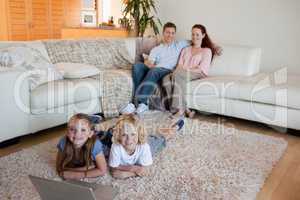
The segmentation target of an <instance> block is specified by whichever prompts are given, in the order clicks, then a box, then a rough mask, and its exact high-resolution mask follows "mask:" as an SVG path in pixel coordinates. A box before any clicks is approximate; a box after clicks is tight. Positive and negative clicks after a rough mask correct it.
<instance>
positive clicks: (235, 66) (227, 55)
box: [208, 44, 261, 76]
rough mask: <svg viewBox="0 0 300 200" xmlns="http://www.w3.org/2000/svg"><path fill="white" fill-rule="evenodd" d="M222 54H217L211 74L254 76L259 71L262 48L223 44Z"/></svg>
mask: <svg viewBox="0 0 300 200" xmlns="http://www.w3.org/2000/svg"><path fill="white" fill-rule="evenodd" d="M221 46H222V55H221V56H216V57H215V58H214V60H213V63H212V66H211V68H210V70H209V73H208V74H209V76H227V75H228V76H252V75H254V74H256V73H258V72H259V65H260V59H261V49H260V48H255V47H250V46H242V45H233V44H223V45H221Z"/></svg>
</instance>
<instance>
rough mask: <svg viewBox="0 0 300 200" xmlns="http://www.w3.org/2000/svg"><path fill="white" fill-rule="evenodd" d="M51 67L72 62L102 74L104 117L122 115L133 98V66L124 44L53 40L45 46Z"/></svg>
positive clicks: (46, 42) (121, 42)
mask: <svg viewBox="0 0 300 200" xmlns="http://www.w3.org/2000/svg"><path fill="white" fill-rule="evenodd" d="M44 44H45V46H46V48H47V51H48V54H49V57H50V59H51V61H52V63H59V62H71V63H85V64H90V65H94V66H96V67H97V68H99V69H100V70H101V73H100V75H99V76H95V77H93V78H96V79H98V78H100V80H101V84H102V92H103V95H102V96H101V99H100V100H101V105H102V111H103V114H104V116H105V117H108V118H111V117H116V116H118V115H119V109H120V108H121V107H122V106H124V105H126V104H128V102H130V101H131V98H132V88H133V87H132V78H131V71H130V70H123V69H131V66H132V64H133V62H134V60H133V58H131V57H130V55H129V53H128V51H127V49H126V44H125V41H124V40H118V39H110V40H109V39H93V40H57V41H56V40H53V41H45V42H44Z"/></svg>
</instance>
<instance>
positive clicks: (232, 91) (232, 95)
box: [187, 73, 300, 109]
mask: <svg viewBox="0 0 300 200" xmlns="http://www.w3.org/2000/svg"><path fill="white" fill-rule="evenodd" d="M278 77H279V76H276V75H275V74H274V73H260V74H257V75H254V76H250V77H247V76H216V77H208V78H205V79H199V80H195V81H191V82H190V83H189V84H188V87H189V90H188V91H187V95H188V96H189V97H191V96H192V97H193V98H197V96H207V97H208V96H211V97H218V98H228V99H238V100H243V101H252V102H258V103H263V104H271V105H277V106H283V107H288V108H293V109H300V93H299V90H300V83H299V81H297V80H298V79H299V77H297V76H292V75H287V76H282V77H279V78H278Z"/></svg>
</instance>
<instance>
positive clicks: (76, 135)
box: [56, 113, 183, 179]
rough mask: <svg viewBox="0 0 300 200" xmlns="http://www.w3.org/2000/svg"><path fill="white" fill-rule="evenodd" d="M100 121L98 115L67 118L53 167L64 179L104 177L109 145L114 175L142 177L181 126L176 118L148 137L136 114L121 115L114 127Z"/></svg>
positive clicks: (116, 176) (80, 115)
mask: <svg viewBox="0 0 300 200" xmlns="http://www.w3.org/2000/svg"><path fill="white" fill-rule="evenodd" d="M100 121H101V120H99V118H98V117H97V116H89V115H86V114H81V113H79V114H76V115H74V116H73V117H71V119H70V120H69V122H68V132H67V134H66V136H64V137H62V138H61V139H60V141H59V143H58V145H57V148H58V153H57V160H56V170H57V173H58V174H59V176H61V177H62V178H63V179H82V178H86V177H98V176H103V175H104V174H105V173H106V171H107V165H106V160H105V157H106V156H105V155H107V157H108V154H109V151H107V150H109V149H110V147H111V150H110V158H109V166H110V167H111V168H112V175H113V176H114V177H115V178H128V177H132V176H145V175H147V174H148V170H147V169H148V167H149V166H150V165H151V164H152V162H153V161H152V155H155V154H156V153H158V152H159V151H161V150H162V148H163V147H165V145H166V140H167V139H170V138H171V137H172V136H173V135H174V133H175V132H176V131H177V129H180V128H182V126H183V120H178V121H177V122H176V123H174V124H171V126H170V128H163V129H161V130H160V134H159V135H156V136H147V135H146V133H145V130H144V127H143V123H141V122H140V120H139V119H138V117H137V116H135V115H124V116H121V117H120V118H119V119H118V121H117V122H116V125H115V126H114V128H113V129H112V128H104V127H103V126H99V125H101V124H102V123H100ZM112 135H113V138H112ZM112 142H113V144H112ZM105 152H108V154H106V153H105Z"/></svg>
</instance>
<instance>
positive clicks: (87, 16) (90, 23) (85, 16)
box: [80, 10, 97, 27]
mask: <svg viewBox="0 0 300 200" xmlns="http://www.w3.org/2000/svg"><path fill="white" fill-rule="evenodd" d="M96 16H97V14H96V11H93V10H84V11H81V23H80V24H81V26H83V27H96V26H97V17H96Z"/></svg>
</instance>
